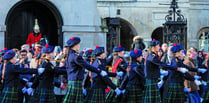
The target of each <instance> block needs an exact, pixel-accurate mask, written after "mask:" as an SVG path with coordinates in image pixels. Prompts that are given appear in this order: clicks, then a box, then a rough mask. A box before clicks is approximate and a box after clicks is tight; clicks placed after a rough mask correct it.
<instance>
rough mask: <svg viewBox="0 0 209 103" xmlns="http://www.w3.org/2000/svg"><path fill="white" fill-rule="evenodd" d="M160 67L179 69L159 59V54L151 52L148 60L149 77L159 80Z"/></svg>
mask: <svg viewBox="0 0 209 103" xmlns="http://www.w3.org/2000/svg"><path fill="white" fill-rule="evenodd" d="M160 67H162V68H163V69H171V70H177V67H174V66H170V65H167V64H166V63H163V62H161V61H160V60H159V59H158V56H157V54H155V53H154V52H150V53H149V56H148V57H147V61H146V69H147V70H146V72H147V73H146V74H147V77H146V78H148V79H155V80H158V79H159V78H160Z"/></svg>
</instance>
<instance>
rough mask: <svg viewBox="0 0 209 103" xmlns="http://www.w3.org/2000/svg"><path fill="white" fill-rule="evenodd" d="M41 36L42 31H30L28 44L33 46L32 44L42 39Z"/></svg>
mask: <svg viewBox="0 0 209 103" xmlns="http://www.w3.org/2000/svg"><path fill="white" fill-rule="evenodd" d="M41 36H42V34H41V33H38V34H35V33H34V32H33V33H30V34H29V35H28V39H27V41H26V44H28V45H29V46H30V47H31V46H32V44H33V45H34V44H35V43H36V42H39V40H40V39H41Z"/></svg>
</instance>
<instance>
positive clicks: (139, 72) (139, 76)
mask: <svg viewBox="0 0 209 103" xmlns="http://www.w3.org/2000/svg"><path fill="white" fill-rule="evenodd" d="M144 83H145V76H144V65H143V64H138V63H137V62H135V61H134V62H132V64H131V69H130V71H129V73H127V75H126V76H125V79H124V80H123V82H122V84H121V86H120V88H121V89H125V87H126V86H139V87H141V88H143V87H144Z"/></svg>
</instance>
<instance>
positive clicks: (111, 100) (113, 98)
mask: <svg viewBox="0 0 209 103" xmlns="http://www.w3.org/2000/svg"><path fill="white" fill-rule="evenodd" d="M105 103H118V102H117V95H116V93H115V91H114V90H113V89H110V91H109V92H108V94H107V95H106V98H105Z"/></svg>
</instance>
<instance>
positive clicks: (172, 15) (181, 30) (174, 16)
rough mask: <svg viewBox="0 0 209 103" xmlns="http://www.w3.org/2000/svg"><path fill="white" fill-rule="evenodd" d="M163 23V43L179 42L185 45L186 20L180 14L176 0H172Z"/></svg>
mask: <svg viewBox="0 0 209 103" xmlns="http://www.w3.org/2000/svg"><path fill="white" fill-rule="evenodd" d="M165 21H166V22H165V23H164V24H163V36H164V39H163V42H165V43H180V44H182V45H184V47H186V46H187V20H186V19H185V18H184V16H183V15H182V14H181V10H180V9H179V7H178V2H177V1H176V0H172V1H171V4H170V10H168V15H166V16H165Z"/></svg>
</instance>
